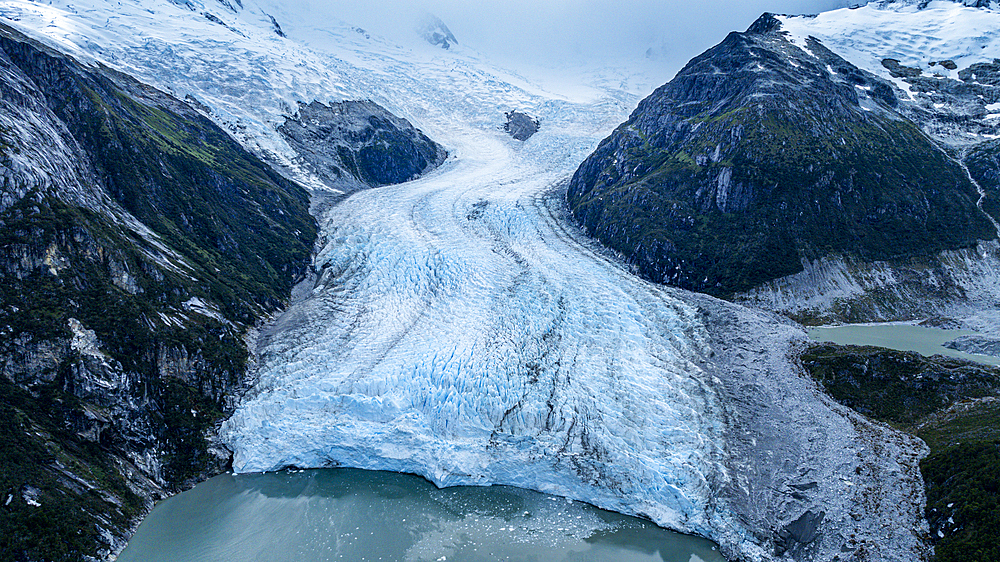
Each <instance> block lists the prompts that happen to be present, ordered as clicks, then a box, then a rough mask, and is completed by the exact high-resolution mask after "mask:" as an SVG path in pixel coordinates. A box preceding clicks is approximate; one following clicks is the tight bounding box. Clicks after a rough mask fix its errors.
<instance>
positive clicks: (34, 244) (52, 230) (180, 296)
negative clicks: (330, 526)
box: [0, 27, 316, 560]
mask: <svg viewBox="0 0 1000 562" xmlns="http://www.w3.org/2000/svg"><path fill="white" fill-rule="evenodd" d="M0 91H2V92H3V95H2V100H0V137H2V142H0V176H2V178H3V180H2V186H0V240H2V242H3V243H2V248H3V249H2V253H0V333H2V337H0V373H2V375H3V376H2V377H0V418H2V423H3V424H4V427H3V431H0V436H2V437H0V439H2V442H0V552H2V553H3V554H2V555H0V559H3V560H82V559H92V558H103V557H106V556H107V555H109V554H110V553H113V552H116V551H117V550H119V549H120V548H121V547H122V546H123V545H124V539H125V538H126V537H127V536H128V534H129V533H130V531H131V528H132V526H133V525H134V524H135V523H136V521H137V518H138V517H139V516H141V515H142V514H144V513H145V512H146V510H148V509H149V507H150V506H151V504H152V501H153V500H155V499H156V498H158V497H163V496H164V495H166V494H169V493H172V492H174V491H176V490H178V489H181V488H183V487H185V486H188V485H190V483H191V482H193V481H196V480H197V479H199V478H203V477H204V476H205V475H207V474H212V473H216V472H218V471H220V470H223V469H224V468H225V467H226V465H227V463H228V459H229V453H228V452H227V451H225V450H224V448H222V447H220V446H217V445H215V444H214V443H213V440H214V437H213V435H214V431H215V426H216V424H217V423H218V422H220V421H221V419H222V418H223V416H224V413H225V412H226V411H228V409H229V408H230V407H231V404H230V400H229V397H230V396H231V395H232V394H233V393H234V391H235V390H236V389H237V388H238V387H239V385H240V384H241V383H242V382H243V375H244V373H245V370H246V364H247V360H248V357H249V354H248V347H247V344H246V343H245V338H246V336H247V333H248V330H250V329H251V328H253V327H254V326H255V325H256V324H258V323H259V322H260V321H261V320H262V319H263V318H264V317H265V316H266V315H268V314H269V313H271V312H273V311H275V310H276V309H278V308H279V307H281V306H282V305H283V303H284V302H285V301H286V299H287V297H288V295H289V293H290V290H291V287H292V284H293V283H294V282H295V281H296V280H297V279H298V278H300V277H301V276H302V275H304V273H305V271H306V269H307V267H308V265H309V258H310V252H311V249H312V244H313V240H314V239H315V236H316V226H315V222H314V220H313V219H312V217H311V216H309V214H308V205H309V201H308V194H307V193H306V192H305V191H304V190H303V189H301V188H300V187H298V186H296V185H294V184H292V183H290V182H288V181H287V180H285V179H283V178H282V177H281V176H280V175H278V174H277V173H275V172H274V171H272V170H271V169H270V168H269V167H268V166H266V165H265V164H263V163H262V162H260V161H259V160H258V159H257V158H255V157H253V156H252V155H250V154H249V153H247V152H246V151H244V150H243V149H242V148H241V147H240V146H239V145H238V144H237V143H236V142H235V141H233V140H232V139H231V138H230V137H228V136H227V135H226V134H225V133H224V132H223V131H221V130H220V129H219V128H218V127H216V126H215V125H213V124H212V123H211V122H210V121H209V120H207V119H206V118H204V117H202V116H201V115H200V114H198V113H197V112H196V111H194V110H193V109H191V108H190V107H188V106H187V105H185V104H184V103H183V102H180V101H178V100H176V99H174V98H172V97H170V96H169V95H167V94H164V93H162V92H159V91H156V90H154V89H152V88H149V87H146V86H144V85H142V84H140V83H138V82H136V81H134V80H132V79H131V78H129V77H127V76H124V75H121V74H118V73H115V72H113V71H111V70H108V69H106V68H101V67H85V66H82V65H80V64H78V63H77V62H75V61H74V60H72V59H70V58H68V57H66V56H63V55H60V54H58V53H56V52H53V51H51V50H50V49H47V48H45V47H43V46H41V45H39V44H36V43H34V42H32V41H30V40H28V39H26V38H25V37H23V36H21V35H19V34H18V33H17V32H15V31H13V30H11V29H9V28H6V27H2V28H0Z"/></svg>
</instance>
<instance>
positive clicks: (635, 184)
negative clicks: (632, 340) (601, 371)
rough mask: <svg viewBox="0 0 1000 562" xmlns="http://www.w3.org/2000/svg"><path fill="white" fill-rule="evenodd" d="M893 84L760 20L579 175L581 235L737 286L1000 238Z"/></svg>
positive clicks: (652, 269) (702, 286) (658, 268)
mask: <svg viewBox="0 0 1000 562" xmlns="http://www.w3.org/2000/svg"><path fill="white" fill-rule="evenodd" d="M896 105H897V102H896V98H895V95H894V93H893V89H892V87H891V85H890V84H889V83H886V82H885V81H883V80H880V79H878V78H877V77H875V76H873V75H871V74H870V73H866V72H864V71H861V70H860V69H858V68H857V67H855V66H854V65H852V64H850V63H848V62H847V61H845V60H843V59H842V58H840V57H839V56H837V55H836V54H834V53H832V52H831V51H829V50H828V49H826V48H824V47H823V46H822V44H820V43H819V42H817V41H815V40H809V41H808V42H807V43H806V45H804V48H800V47H799V46H796V45H795V44H793V43H792V42H791V41H789V40H788V38H787V37H786V36H785V35H784V34H783V33H782V32H781V25H780V23H779V22H778V21H777V20H776V19H775V18H774V17H773V16H770V15H765V16H763V17H762V18H761V19H760V20H758V21H757V22H756V23H755V24H754V25H753V26H752V27H751V28H750V29H749V30H748V31H747V32H746V33H742V34H739V33H734V34H731V35H730V36H729V37H727V38H726V40H725V41H723V42H722V43H721V44H720V45H718V46H717V47H715V48H713V49H711V50H709V51H707V52H706V53H705V54H703V55H701V56H699V57H697V58H696V59H694V60H692V61H691V63H689V64H688V65H687V66H686V67H685V68H684V69H683V70H682V71H681V72H680V73H678V75H677V77H676V78H675V79H674V80H672V81H671V82H670V83H669V84H667V85H665V86H663V87H662V88H660V89H658V90H657V91H656V92H655V93H654V94H653V95H652V96H650V97H649V98H647V99H645V100H643V102H642V103H640V104H639V107H638V109H637V110H636V111H635V112H634V113H633V114H632V116H631V117H630V119H629V121H628V122H626V123H625V124H624V125H622V126H621V127H619V128H618V129H617V130H616V131H615V133H614V134H613V135H612V136H611V137H609V138H608V139H606V140H605V141H604V142H603V143H602V144H601V146H600V147H599V148H598V149H597V151H596V152H595V153H594V154H593V155H592V156H591V157H590V158H588V159H587V160H586V161H585V162H584V163H583V164H582V165H581V167H580V169H579V170H578V171H577V173H576V174H575V175H574V177H573V180H572V182H571V183H570V186H569V188H568V193H567V199H568V201H569V204H570V206H571V208H572V209H573V214H574V216H575V217H576V218H577V220H578V221H580V222H581V224H583V225H584V226H585V227H586V229H587V231H588V233H590V234H592V235H594V236H596V237H597V238H598V239H600V240H601V241H602V242H604V243H605V244H606V245H608V246H609V247H611V248H613V249H615V250H617V251H618V252H620V253H621V254H623V255H624V256H625V258H626V259H627V260H629V261H630V262H632V263H634V264H635V265H636V266H637V268H638V271H639V272H640V273H641V274H643V275H644V276H646V277H648V278H650V279H653V280H656V281H660V282H665V283H669V284H672V285H677V286H680V287H683V288H686V289H691V290H698V291H705V292H709V293H712V294H716V295H732V294H734V293H737V292H741V291H746V290H748V289H751V288H753V287H755V286H758V285H760V284H762V283H764V282H767V281H771V280H773V279H778V278H781V277H785V276H788V275H791V274H794V273H797V272H799V271H802V269H803V265H802V264H803V262H804V261H809V260H816V259H820V258H822V257H824V256H827V255H831V254H837V255H849V256H854V257H857V258H859V259H861V260H867V261H873V260H886V259H896V258H902V257H914V256H922V255H933V254H935V253H937V252H939V251H942V250H952V249H959V248H968V247H972V246H975V244H976V243H977V241H979V240H988V239H992V238H995V237H996V232H995V230H994V229H993V226H992V224H991V223H990V221H989V220H988V219H987V218H986V217H985V216H983V214H982V213H981V212H980V211H979V209H978V208H977V207H976V202H977V201H978V199H979V196H978V193H977V191H976V189H975V187H974V186H973V185H972V183H971V182H970V181H969V179H968V178H967V177H966V174H965V172H964V171H963V170H962V168H961V167H960V166H959V165H958V164H957V163H955V162H954V161H952V159H951V158H950V157H949V156H948V155H947V154H946V153H944V152H943V151H942V150H941V149H939V148H938V147H937V146H935V145H934V143H933V142H932V141H931V140H930V139H928V138H927V137H926V136H925V135H924V134H923V133H922V132H921V131H920V129H919V128H918V127H916V126H915V125H914V124H913V123H911V122H910V121H908V120H906V119H904V118H903V117H902V116H900V115H899V114H898V113H896V112H895V111H894V110H893V107H894V106H896Z"/></svg>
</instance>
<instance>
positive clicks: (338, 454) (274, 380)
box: [0, 0, 926, 561]
mask: <svg viewBox="0 0 1000 562" xmlns="http://www.w3.org/2000/svg"><path fill="white" fill-rule="evenodd" d="M112 4H113V3H108V2H103V1H101V0H78V1H74V2H73V3H72V4H69V3H67V2H65V1H64V0H53V1H52V2H51V3H49V4H44V5H43V4H39V3H36V2H30V1H27V0H3V2H0V16H3V17H5V18H7V19H9V20H11V21H13V22H14V25H17V26H18V27H19V28H21V29H24V30H25V32H27V33H31V34H33V36H35V37H39V38H40V39H42V40H45V41H47V42H48V43H50V44H54V45H56V46H58V47H59V48H60V49H63V50H68V51H70V52H71V53H72V54H74V55H75V56H80V57H84V58H86V57H90V58H92V59H96V60H100V61H103V62H104V63H106V64H109V65H111V66H113V67H115V68H118V69H120V70H123V71H126V72H130V73H133V74H136V75H137V76H138V77H139V78H141V79H144V80H146V81H149V82H151V83H153V84H154V85H156V86H159V87H161V88H166V89H169V90H171V91H173V92H174V93H175V94H176V95H177V96H178V97H185V96H188V95H190V96H191V97H192V98H194V99H196V100H198V101H199V102H200V103H202V104H204V106H205V107H207V108H208V109H209V110H210V111H211V116H212V118H213V119H215V120H216V121H218V122H220V123H222V124H224V125H226V126H227V127H228V128H229V129H230V130H231V131H232V132H233V133H234V134H235V135H237V137H238V138H239V139H240V140H241V141H242V142H244V144H246V145H247V146H248V147H249V148H251V149H252V150H255V151H256V152H258V153H259V154H262V155H264V156H267V157H269V158H271V160H272V161H276V162H279V163H282V164H283V165H285V166H287V167H289V168H293V172H294V158H295V154H294V152H293V151H292V150H291V148H290V147H289V146H287V144H286V143H285V142H284V141H283V140H282V139H281V137H280V135H278V134H277V133H276V132H275V130H274V127H275V126H276V125H277V124H278V123H280V122H281V121H283V116H284V115H285V114H286V113H287V112H288V111H289V110H290V109H289V108H290V107H292V106H294V105H295V103H296V102H299V101H303V102H309V101H312V100H314V99H317V100H319V101H323V102H329V101H340V100H343V99H372V100H373V101H376V102H377V103H379V104H380V105H383V106H384V107H386V108H387V109H389V110H390V111H392V112H394V113H396V114H397V115H400V116H402V117H405V118H407V119H408V120H410V121H411V122H412V123H413V124H414V125H415V126H417V127H419V128H421V129H422V130H423V131H424V132H425V133H426V134H427V135H428V136H429V137H431V138H433V139H434V140H436V141H438V142H440V143H442V144H444V145H445V147H446V148H447V149H448V151H449V153H450V154H451V155H452V157H451V158H449V160H448V161H447V162H445V164H443V165H442V166H441V167H440V168H438V169H437V170H435V171H434V172H432V173H430V174H428V175H427V176H425V177H423V178H421V179H419V180H417V181H414V182H410V183H408V184H403V185H399V186H394V187H385V188H379V189H374V190H369V191H364V192H359V193H355V194H353V195H351V196H350V197H349V198H347V199H343V200H340V201H339V202H337V204H329V203H328V201H327V198H328V197H330V195H329V194H327V193H325V192H323V191H322V189H319V186H321V183H320V182H311V185H314V186H317V188H318V190H317V191H316V193H315V195H316V205H315V208H316V209H317V213H318V216H319V218H320V221H321V227H322V242H321V244H320V248H319V252H318V255H317V257H316V264H315V266H316V277H315V279H313V280H310V281H309V284H308V285H304V286H300V287H299V288H298V291H297V293H298V295H299V296H298V297H297V298H296V300H295V301H294V302H293V304H292V306H291V307H290V308H289V309H288V311H287V312H286V313H285V314H284V315H282V316H281V317H280V318H278V319H277V320H276V322H275V323H274V325H273V326H271V327H269V328H268V330H267V332H266V334H265V337H264V338H263V339H262V346H261V348H260V350H259V351H260V357H259V365H260V368H259V369H258V371H257V372H256V376H257V377H258V380H257V383H256V386H255V387H254V388H253V389H252V390H251V391H250V393H249V394H248V395H247V396H246V397H245V399H244V400H243V403H242V405H241V406H240V407H239V409H238V410H237V412H236V413H235V415H234V416H233V417H232V418H231V419H230V420H229V421H228V422H227V423H226V424H225V426H224V427H223V430H222V434H223V435H222V436H223V437H224V439H225V441H226V442H227V443H228V444H229V446H230V447H231V448H232V449H233V451H234V468H235V470H237V471H259V470H272V469H277V468H280V467H283V466H291V465H294V466H299V467H319V466H331V465H343V466H353V467H358V468H370V469H375V468H377V469H387V470H396V471H406V472H413V473H417V474H421V475H424V476H426V477H427V478H429V479H430V480H432V481H434V482H436V483H438V484H440V485H450V484H483V485H486V484H491V483H501V484H511V485H515V486H521V487H525V488H531V489H536V490H540V491H545V492H551V493H556V494H560V495H564V496H567V497H571V498H574V499H579V500H584V501H588V502H590V503H593V504H596V505H598V506H600V507H604V508H609V509H614V510H617V511H621V512H623V513H629V514H639V515H646V516H648V517H650V518H651V519H652V520H654V521H655V522H657V523H659V524H661V525H664V526H668V527H672V528H675V529H678V530H681V531H688V532H694V533H698V534H701V535H704V536H706V537H709V538H711V539H713V540H716V541H717V542H719V543H720V545H721V546H722V548H723V551H724V552H725V553H726V554H727V555H728V556H730V557H738V558H742V559H748V560H769V559H773V558H781V557H789V556H791V557H794V558H795V559H798V560H806V559H808V560H835V559H841V558H847V557H849V556H850V555H847V554H845V553H846V552H857V553H867V555H868V556H870V558H869V559H871V560H899V561H904V560H917V559H920V557H921V556H922V555H923V553H924V552H923V548H924V547H923V544H922V542H921V540H920V538H919V534H920V532H921V531H922V530H925V529H926V523H924V521H923V517H922V501H923V488H922V482H921V480H920V474H919V470H918V466H917V465H918V461H919V456H920V454H921V452H922V448H921V445H920V444H919V442H917V441H915V440H913V439H911V438H908V437H906V436H903V435H901V434H898V433H895V432H893V431H892V430H890V429H888V428H886V427H882V426H878V425H874V424H871V423H869V422H867V421H865V420H864V419H862V418H861V417H859V416H857V415H856V414H854V413H852V412H850V411H849V410H847V409H845V408H842V407H839V406H837V405H836V404H833V403H832V402H831V401H830V400H828V399H827V398H825V397H824V396H823V395H822V393H821V392H820V391H819V389H818V388H817V387H816V385H815V384H814V383H813V382H812V381H810V380H807V379H806V378H804V377H803V376H802V374H801V369H799V368H798V367H797V366H796V364H795V359H794V356H795V350H796V347H797V346H799V345H801V342H802V341H804V334H803V332H802V331H801V330H799V329H798V328H797V327H795V326H792V325H790V324H788V323H784V322H782V321H780V320H778V319H777V318H773V317H770V316H766V315H762V314H760V313H756V312H753V311H750V310H748V309H745V308H741V307H738V306H735V305H732V304H729V303H724V302H721V301H717V300H715V299H711V298H709V297H704V296H700V295H693V294H690V293H684V292H681V291H676V290H672V289H668V288H665V287H661V286H656V285H653V284H650V283H646V282H644V281H642V280H639V279H637V278H635V277H633V276H632V275H630V274H629V273H628V272H627V271H626V270H625V269H624V268H623V267H621V266H620V265H618V264H617V262H616V261H615V260H614V259H612V258H609V257H607V256H606V255H605V254H604V253H603V252H602V251H601V250H600V249H599V248H597V247H595V246H594V245H593V244H592V243H591V242H589V241H587V240H586V239H585V238H584V237H583V236H582V234H581V233H580V232H579V231H578V230H577V229H576V228H574V227H572V226H568V221H567V220H565V217H564V216H563V214H564V213H565V210H564V208H563V205H564V204H563V199H562V194H563V192H562V191H561V188H560V185H561V183H562V182H563V181H565V180H566V179H567V178H568V176H569V175H570V174H572V172H573V171H574V170H575V168H576V167H577V166H578V165H579V163H580V162H581V161H582V160H583V159H584V157H585V156H586V155H587V154H589V153H590V152H591V151H592V150H593V149H594V148H595V147H596V145H597V143H598V142H599V140H600V139H601V138H603V137H604V136H606V135H607V134H608V133H609V132H610V131H611V129H612V128H613V127H615V126H617V125H618V124H619V123H621V122H622V121H624V120H625V118H626V116H627V113H628V110H629V109H630V108H631V107H634V104H635V102H636V100H637V98H636V96H635V93H634V92H630V91H629V88H628V87H625V86H623V83H624V82H623V78H621V77H623V76H629V74H628V73H618V72H617V71H612V70H607V71H605V70H601V71H596V72H595V74H594V77H595V78H596V81H595V82H594V83H592V84H589V85H588V86H587V87H586V88H584V89H582V90H581V89H576V90H575V91H576V92H580V91H583V92H585V95H580V94H574V95H569V94H567V95H568V96H569V97H571V98H574V99H568V98H567V97H566V96H561V95H554V94H551V93H549V92H546V91H544V90H543V89H541V88H538V87H535V86H533V85H531V84H530V83H528V82H527V81H526V80H524V79H521V78H519V77H518V76H517V75H516V74H514V73H510V72H507V71H503V70H498V69H496V68H494V67H492V66H491V65H489V64H488V63H486V62H484V61H482V60H481V59H479V58H477V56H476V55H475V53H470V52H463V51H462V47H461V46H456V49H455V50H454V51H448V52H444V51H442V50H440V49H435V48H433V47H430V46H426V50H420V49H418V48H416V47H414V48H413V49H407V48H401V47H398V46H394V45H392V44H390V43H388V42H386V41H384V40H380V39H378V38H374V37H371V38H370V37H368V35H366V34H361V33H359V32H358V31H357V30H356V29H354V28H352V27H350V26H349V25H341V26H339V27H338V26H336V25H330V26H327V27H325V28H324V29H316V28H315V25H314V22H312V21H310V14H311V11H310V10H308V9H305V6H299V5H298V4H297V3H296V2H285V3H283V4H279V3H276V2H273V1H272V0H244V2H243V5H244V6H247V9H246V10H244V11H241V12H239V14H234V15H228V13H225V12H222V11H219V12H217V13H215V16H216V19H221V20H223V21H224V22H225V23H226V26H222V25H220V24H218V23H217V22H216V21H215V20H211V19H208V18H207V17H204V16H203V15H202V14H201V13H199V12H196V11H191V10H188V9H187V8H184V7H179V6H177V5H174V4H170V3H168V2H165V1H154V0H142V1H138V0H122V2H120V3H114V4H115V5H114V6H112ZM211 5H212V4H211V3H207V4H206V10H208V9H209V7H208V6H211ZM250 6H253V9H250ZM262 13H263V14H265V15H266V14H274V15H275V16H276V17H277V18H278V19H280V23H281V27H282V29H283V30H284V31H285V32H286V34H287V35H288V37H287V38H282V37H279V36H278V35H276V34H275V33H274V31H273V29H272V24H271V22H270V20H269V19H268V18H266V17H263V16H261V15H260V14H262ZM296 17H297V18H298V19H296ZM296 37H305V39H303V40H301V41H303V42H298V41H297V40H296ZM305 42H308V43H309V44H308V45H306V44H305ZM567 91H570V90H567ZM512 109H517V110H519V111H525V112H527V113H529V114H531V115H533V116H538V117H539V118H540V120H541V124H542V126H541V130H540V131H539V132H538V133H537V134H536V135H534V136H533V137H531V139H529V140H528V141H527V142H524V143H521V142H519V141H515V140H513V139H510V138H509V137H507V136H506V135H505V134H504V133H503V132H501V131H499V130H498V125H500V123H501V122H502V118H503V115H504V113H505V112H508V111H511V110H512ZM299 172H300V175H302V177H300V179H303V181H307V180H308V179H309V178H308V177H306V176H305V175H304V174H305V173H306V172H304V171H301V170H300V171H299ZM813 524H815V532H814V533H803V532H802V529H803V528H806V529H808V528H812V527H813ZM800 539H801V540H800ZM806 539H808V540H806ZM779 552H780V553H783V554H778V553H779Z"/></svg>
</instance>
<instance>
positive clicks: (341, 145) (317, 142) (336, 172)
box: [278, 101, 448, 191]
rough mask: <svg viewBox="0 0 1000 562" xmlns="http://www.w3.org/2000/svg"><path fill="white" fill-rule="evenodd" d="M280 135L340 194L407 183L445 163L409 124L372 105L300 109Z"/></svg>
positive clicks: (436, 148) (434, 145)
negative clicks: (340, 191) (338, 190)
mask: <svg viewBox="0 0 1000 562" xmlns="http://www.w3.org/2000/svg"><path fill="white" fill-rule="evenodd" d="M278 131H279V132H280V133H281V134H282V135H284V137H285V139H286V140H287V141H288V143H289V144H290V145H291V146H292V148H294V149H295V151H296V152H298V154H299V156H300V157H301V159H302V160H303V163H304V165H305V167H307V168H308V169H311V170H312V171H313V172H314V173H315V174H316V175H317V176H318V177H319V178H320V179H322V180H323V181H324V182H326V183H327V184H328V185H330V186H331V187H335V188H337V189H340V190H342V191H354V190H357V189H360V188H364V187H378V186H382V185H390V184H396V183H402V182H405V181H409V180H412V179H415V178H417V177H419V176H420V175H421V174H424V173H426V172H428V171H430V170H433V169H434V168H436V167H438V166H439V165H441V163H442V162H444V160H445V158H447V157H448V153H447V152H446V151H445V150H444V148H442V147H441V146H440V145H438V144H437V143H435V142H434V141H432V140H431V139H429V138H427V136H426V135H424V134H423V133H422V132H420V131H419V130H417V129H416V128H414V127H413V125H411V124H410V122H409V121H407V120H406V119H401V118H399V117H396V116H395V115H393V114H392V113H389V112H388V111H386V110H385V109H384V108H383V107H381V106H380V105H378V104H376V103H375V102H372V101H345V102H341V103H333V104H330V105H324V104H322V103H320V102H312V103H310V104H308V105H305V104H301V105H300V106H299V112H298V115H297V116H296V117H294V118H288V119H286V120H285V123H284V124H283V125H282V126H281V127H279V128H278Z"/></svg>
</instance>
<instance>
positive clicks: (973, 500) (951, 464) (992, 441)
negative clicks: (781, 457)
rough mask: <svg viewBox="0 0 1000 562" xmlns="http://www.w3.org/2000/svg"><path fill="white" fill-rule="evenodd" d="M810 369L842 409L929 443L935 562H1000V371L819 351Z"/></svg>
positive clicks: (896, 355)
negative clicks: (993, 561) (844, 408)
mask: <svg viewBox="0 0 1000 562" xmlns="http://www.w3.org/2000/svg"><path fill="white" fill-rule="evenodd" d="M802 363H803V365H804V366H805V367H806V369H807V370H808V371H809V372H810V374H811V375H812V376H813V378H815V379H816V380H817V381H818V382H819V383H820V384H821V385H822V386H823V388H824V389H825V390H826V391H827V393H829V394H830V396H832V397H833V398H834V399H835V400H837V401H838V402H840V403H842V404H844V405H846V406H849V407H851V408H853V409H855V410H857V411H858V412H861V413H863V414H865V415H867V416H870V417H872V418H875V419H877V420H881V421H884V422H886V423H889V424H891V425H893V426H895V427H896V428H897V429H900V430H902V431H906V432H909V433H912V434H914V435H916V436H917V437H920V438H921V439H923V440H924V441H925V442H926V443H927V445H928V446H929V447H930V449H931V453H930V455H929V456H928V457H927V458H926V459H924V460H923V461H922V462H921V463H920V470H921V473H922V474H923V477H924V485H925V486H926V488H927V520H928V522H929V523H930V526H931V539H932V540H934V541H935V542H936V544H935V562H974V561H975V562H978V561H982V560H1000V540H998V539H997V537H1000V396H998V394H1000V368H996V367H989V366H985V365H979V364H976V363H971V362H968V361H963V360H960V359H952V358H947V357H943V356H934V357H929V358H928V357H923V356H920V355H918V354H916V353H913V352H901V351H892V350H888V349H882V348H875V347H855V346H844V347H841V346H834V345H828V344H824V345H817V346H813V347H812V348H810V349H809V350H807V351H806V352H805V353H804V354H803V355H802Z"/></svg>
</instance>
